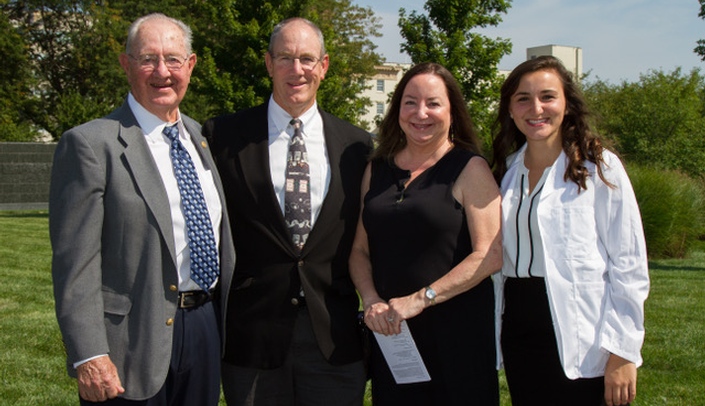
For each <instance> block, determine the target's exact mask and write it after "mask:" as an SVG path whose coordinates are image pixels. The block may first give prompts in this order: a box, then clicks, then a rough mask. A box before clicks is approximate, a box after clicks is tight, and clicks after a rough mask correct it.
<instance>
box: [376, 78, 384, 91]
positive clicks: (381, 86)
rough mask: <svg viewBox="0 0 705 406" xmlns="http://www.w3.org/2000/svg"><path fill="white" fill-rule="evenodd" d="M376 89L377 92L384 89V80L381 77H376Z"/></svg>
mask: <svg viewBox="0 0 705 406" xmlns="http://www.w3.org/2000/svg"><path fill="white" fill-rule="evenodd" d="M377 91H378V92H383V91H384V80H382V79H377Z"/></svg>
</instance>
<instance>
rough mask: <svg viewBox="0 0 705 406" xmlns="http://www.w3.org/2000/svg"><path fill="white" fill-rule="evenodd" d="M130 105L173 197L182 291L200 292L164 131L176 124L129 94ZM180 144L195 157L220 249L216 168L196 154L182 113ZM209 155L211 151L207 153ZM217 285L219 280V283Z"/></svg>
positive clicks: (176, 246)
mask: <svg viewBox="0 0 705 406" xmlns="http://www.w3.org/2000/svg"><path fill="white" fill-rule="evenodd" d="M127 101H128V103H129V105H130V109H132V114H134V115H135V118H136V119H137V122H138V123H139V125H140V128H141V129H142V131H143V132H144V134H145V137H146V140H147V145H149V150H150V151H151V152H152V156H153V157H154V162H155V163H156V164H157V168H158V169H159V175H161V178H162V182H164V187H165V188H166V194H167V196H168V197H169V207H170V209H171V220H172V221H171V224H172V227H173V229H174V247H175V249H176V269H177V270H178V272H179V291H181V292H184V291H189V290H200V289H201V288H200V287H199V286H198V284H197V283H196V282H194V281H193V280H192V279H191V257H190V254H191V252H190V250H189V247H188V237H187V234H186V220H185V219H184V213H183V209H182V207H181V194H180V193H179V186H178V184H177V182H176V177H175V176H174V167H173V165H172V163H171V155H170V148H171V141H169V138H167V136H166V135H164V134H163V133H162V131H163V130H164V127H166V126H167V125H173V124H174V123H165V122H164V121H162V120H161V119H159V118H157V116H155V115H154V114H152V113H150V112H149V111H147V110H146V109H145V108H144V107H142V106H141V105H140V104H139V103H138V102H137V100H135V98H134V97H133V96H132V94H129V95H128V97H127ZM177 125H178V126H179V140H180V141H181V143H182V144H183V145H184V148H186V150H187V151H188V153H189V155H191V160H192V161H193V165H194V167H195V168H196V172H197V173H198V179H199V181H200V182H201V189H202V190H203V197H204V198H205V200H206V206H208V213H209V214H210V218H211V225H212V226H213V235H214V237H215V245H216V249H219V247H220V231H219V230H220V222H221V220H222V217H223V208H222V206H221V204H220V196H219V195H218V189H217V188H216V187H215V181H214V180H213V174H212V173H211V169H212V168H206V167H205V166H204V165H203V160H201V155H200V154H199V153H198V151H197V150H196V146H195V145H194V144H193V142H192V141H191V135H190V134H189V133H188V131H186V128H185V127H184V124H183V122H182V121H181V113H179V120H178V121H177ZM206 153H209V151H206ZM216 282H217V280H216ZM216 282H214V284H215V283H216Z"/></svg>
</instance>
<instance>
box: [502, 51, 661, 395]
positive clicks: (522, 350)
mask: <svg viewBox="0 0 705 406" xmlns="http://www.w3.org/2000/svg"><path fill="white" fill-rule="evenodd" d="M496 128H497V132H496V135H495V139H494V144H493V147H494V171H495V176H496V178H497V180H498V182H500V184H501V191H502V229H503V230H502V235H503V247H504V248H503V252H504V262H503V263H504V265H503V267H502V276H503V278H499V279H502V281H503V301H502V300H501V299H500V303H502V306H498V309H499V311H500V312H501V313H502V314H501V316H498V317H497V320H498V323H501V333H500V336H501V349H502V353H503V361H504V368H505V372H506V376H507V382H508V385H509V391H510V394H511V397H512V403H513V404H514V405H537V404H541V405H558V404H561V405H564V404H569V405H594V406H598V405H601V404H606V405H610V406H611V405H624V404H628V403H629V402H632V401H633V400H634V398H635V396H636V382H637V372H636V369H637V367H638V366H639V365H641V363H642V358H641V346H642V344H643V340H644V300H645V299H646V297H647V295H648V291H649V275H648V268H647V255H646V244H645V241H644V232H643V227H642V224H641V217H640V214H639V208H638V206H637V202H636V198H635V197H634V192H633V189H632V186H631V183H630V182H629V178H628V177H627V174H626V172H625V170H624V167H623V166H622V163H621V162H620V160H619V158H618V157H617V156H616V155H615V154H613V153H612V152H610V151H609V150H607V149H605V148H604V147H603V145H602V143H601V142H600V139H599V138H598V137H597V136H596V135H595V134H593V133H592V132H591V131H590V128H589V125H588V122H587V108H586V105H585V102H584V100H583V97H582V95H581V94H580V91H579V89H578V87H577V85H576V84H575V82H574V80H573V78H572V75H571V74H570V73H569V72H568V71H567V70H566V69H565V67H564V66H563V65H562V64H561V62H560V61H559V60H558V59H556V58H554V57H539V58H536V59H533V60H529V61H526V62H524V63H522V64H520V65H519V66H517V67H516V69H514V71H512V73H511V74H510V75H509V76H508V77H507V79H506V81H505V82H504V85H503V86H502V91H501V99H500V105H499V115H498V118H497V126H496Z"/></svg>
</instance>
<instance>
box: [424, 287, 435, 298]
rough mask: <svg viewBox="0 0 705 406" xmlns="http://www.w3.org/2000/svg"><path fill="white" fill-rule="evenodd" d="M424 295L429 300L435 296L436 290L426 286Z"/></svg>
mask: <svg viewBox="0 0 705 406" xmlns="http://www.w3.org/2000/svg"><path fill="white" fill-rule="evenodd" d="M426 297H427V298H428V299H429V300H433V299H435V298H436V291H435V290H433V289H431V288H426Z"/></svg>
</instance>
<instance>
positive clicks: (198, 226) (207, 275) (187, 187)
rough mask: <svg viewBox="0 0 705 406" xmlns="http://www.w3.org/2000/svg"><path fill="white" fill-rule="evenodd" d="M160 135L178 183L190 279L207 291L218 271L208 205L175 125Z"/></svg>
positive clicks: (165, 128)
mask: <svg viewBox="0 0 705 406" xmlns="http://www.w3.org/2000/svg"><path fill="white" fill-rule="evenodd" d="M164 134H165V135H166V136H167V137H168V138H169V140H171V154H170V155H171V163H172V164H173V165H174V175H175V176H176V182H177V183H178V185H179V193H180V194H181V206H182V208H183V211H184V219H185V220H186V231H187V234H188V248H189V251H190V254H191V255H190V258H191V279H193V280H194V281H195V282H196V283H197V284H198V286H200V287H201V289H203V290H204V291H206V292H208V290H209V289H210V287H211V285H212V284H213V282H215V280H216V279H217V278H218V274H219V267H218V251H217V249H216V246H215V237H214V236H213V226H212V224H211V219H210V215H209V214H208V207H207V206H206V200H205V199H204V197H203V191H202V190H201V183H200V182H199V180H198V174H196V168H195V167H194V166H193V161H192V160H191V156H190V155H189V153H188V151H186V149H185V148H184V146H183V144H181V141H179V129H178V127H177V126H176V125H173V126H170V127H164Z"/></svg>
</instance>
